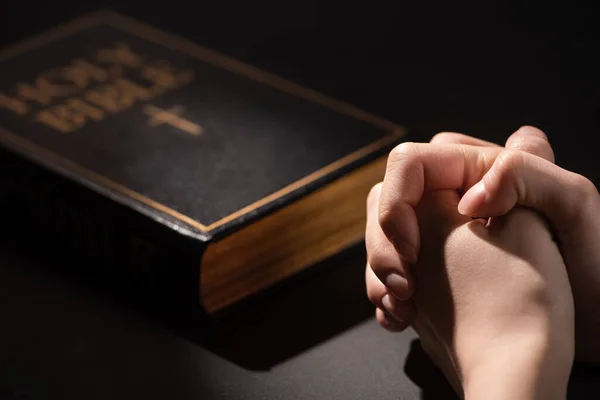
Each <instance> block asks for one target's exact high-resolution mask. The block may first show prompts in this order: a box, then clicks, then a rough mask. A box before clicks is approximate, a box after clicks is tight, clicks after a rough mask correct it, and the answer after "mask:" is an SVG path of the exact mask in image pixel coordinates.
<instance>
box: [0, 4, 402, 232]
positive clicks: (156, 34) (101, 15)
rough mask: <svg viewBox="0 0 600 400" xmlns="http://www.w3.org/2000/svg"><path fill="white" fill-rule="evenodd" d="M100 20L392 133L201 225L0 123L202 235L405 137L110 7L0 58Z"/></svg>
mask: <svg viewBox="0 0 600 400" xmlns="http://www.w3.org/2000/svg"><path fill="white" fill-rule="evenodd" d="M101 24H107V25H109V26H112V27H114V28H117V29H120V30H122V31H125V32H127V33H129V34H132V35H134V36H138V37H140V38H142V39H145V40H149V41H152V42H154V43H156V44H158V45H161V46H163V47H166V48H169V49H171V50H173V51H177V52H180V53H184V54H187V55H189V56H191V57H194V58H196V59H199V60H200V61H203V62H205V63H208V64H212V65H214V66H217V67H220V68H222V69H226V70H228V71H230V72H233V73H236V74H239V75H243V76H245V77H247V78H250V79H252V80H255V81H258V82H260V83H263V84H265V85H268V86H271V87H274V88H276V89H278V90H280V91H283V92H286V93H289V94H292V95H295V96H297V97H300V98H303V99H305V100H308V101H311V102H313V103H316V104H319V105H321V106H324V107H327V108H330V109H332V110H334V111H337V112H339V113H342V114H345V115H348V116H351V117H353V118H356V119H359V120H361V121H364V122H367V123H369V124H371V125H374V126H376V127H378V128H381V129H384V130H387V131H390V132H391V133H390V134H389V135H388V136H385V137H383V138H382V139H380V140H377V141H376V142H373V143H371V144H369V145H367V146H365V147H363V148H361V149H359V150H357V151H355V152H353V153H350V154H348V155H346V156H345V157H343V158H340V159H339V160H337V161H334V162H333V163H331V164H329V165H327V166H325V167H323V168H321V169H319V170H317V171H315V172H313V173H311V174H309V175H307V176H305V177H303V178H301V179H299V180H297V181H295V182H293V183H291V184H290V185H288V186H285V187H283V188H282V189H279V190H277V191H276V192H273V193H271V194H270V195H267V196H265V197H263V198H262V199H260V200H257V201H255V202H254V203H252V204H249V205H247V206H246V207H243V208H241V209H239V210H237V211H235V212H233V213H231V214H229V215H227V216H225V217H222V218H221V219H219V220H217V221H215V222H212V223H210V224H208V225H204V224H202V223H201V222H199V221H196V220H195V219H192V218H190V217H189V216H187V215H184V214H182V213H180V212H178V211H177V210H174V209H172V208H170V207H168V206H166V205H164V204H161V203H158V202H156V201H154V200H152V199H150V198H148V197H146V196H144V195H142V194H140V193H138V192H136V191H134V190H131V189H129V188H127V187H126V186H123V185H121V184H119V183H117V182H114V181H112V180H110V179H108V178H106V177H105V176H102V175H100V174H98V173H96V172H93V171H91V170H89V169H87V168H85V167H82V166H80V165H78V164H77V163H75V162H73V161H71V160H68V159H66V158H64V157H62V156H60V155H58V154H56V153H54V152H52V151H50V150H48V149H45V148H43V147H41V146H38V145H36V144H35V143H33V142H31V141H29V140H27V139H24V138H23V137H21V136H19V135H17V134H15V133H13V132H11V131H9V130H7V129H5V128H2V127H0V139H3V140H7V141H9V142H12V144H13V145H17V146H20V147H22V148H24V149H26V150H27V151H30V152H32V153H34V154H35V155H38V156H43V157H44V158H46V159H49V160H51V161H52V162H54V163H56V164H58V165H60V166H62V167H64V168H67V169H70V170H71V171H73V172H76V173H77V174H79V175H82V176H84V177H85V178H87V179H88V180H90V181H92V182H95V183H98V184H101V185H104V186H106V187H107V188H109V189H111V190H114V191H116V192H119V193H121V194H124V195H126V196H129V197H130V198H132V199H134V200H136V201H139V202H141V203H143V204H145V205H147V206H150V207H152V208H154V209H156V210H158V211H161V212H164V213H165V214H168V215H170V216H171V217H173V218H176V219H177V220H179V221H181V222H183V223H185V224H187V225H189V226H191V227H194V228H196V229H198V230H200V231H202V232H204V233H209V232H210V231H212V230H214V229H216V228H218V227H220V226H222V225H224V224H226V223H228V222H230V221H232V220H234V219H236V218H238V217H240V216H242V215H245V214H247V213H249V212H252V211H253V210H256V209H257V208H259V207H262V206H263V205H265V204H268V203H269V202H271V201H273V200H276V199H278V198H280V197H282V196H285V195H286V194H288V193H291V192H293V191H294V190H296V189H299V188H301V187H302V186H305V185H307V184H309V183H311V182H314V181H315V180H317V179H319V178H321V177H323V176H325V175H327V174H329V173H331V172H334V171H336V170H338V169H340V168H343V167H344V166H346V165H348V164H350V163H352V162H354V161H356V160H358V159H360V158H362V157H364V156H366V155H368V154H370V153H372V152H374V151H376V150H379V149H381V148H383V147H384V146H386V145H389V144H392V143H393V142H395V141H396V140H398V139H400V138H402V137H404V136H405V135H406V132H405V129H404V128H402V127H400V126H398V125H396V124H394V123H393V122H390V121H387V120H385V119H383V118H380V117H377V116H375V115H373V114H370V113H368V112H366V111H363V110H360V109H358V108H356V107H354V106H352V105H350V104H347V103H344V102H342V101H339V100H336V99H333V98H330V97H328V96H325V95H323V94H321V93H318V92H316V91H314V90H311V89H308V88H305V87H303V86H300V85H297V84H295V83H293V82H290V81H288V80H285V79H283V78H280V77H278V76H275V75H273V74H270V73H268V72H265V71H262V70H260V69H258V68H255V67H252V66H250V65H248V64H245V63H242V62H240V61H237V60H235V59H232V58H230V57H227V56H225V55H223V54H220V53H218V52H215V51H213V50H210V49H207V48H205V47H202V46H200V45H198V44H195V43H193V42H191V41H189V40H187V39H184V38H182V37H179V36H176V35H173V34H170V33H167V32H164V31H162V30H159V29H156V28H154V27H152V26H150V25H147V24H144V23H142V22H140V21H137V20H134V19H132V18H129V17H126V16H124V15H121V14H118V13H116V12H114V11H110V10H100V11H95V12H92V13H89V14H87V15H84V16H82V17H80V18H77V19H75V20H73V21H71V22H68V23H66V24H64V25H62V26H59V27H57V28H54V29H51V30H49V31H46V32H43V33H42V34H39V35H37V36H34V37H32V38H30V39H27V40H25V41H23V42H21V43H17V44H15V45H12V46H9V47H8V48H5V49H2V50H1V51H0V62H2V61H6V60H8V59H10V58H13V57H16V56H18V55H20V54H23V53H26V52H28V51H31V50H33V49H35V48H37V47H40V46H43V45H45V44H49V43H52V42H54V41H57V40H59V39H62V38H64V37H68V36H70V35H73V34H75V33H77V32H79V31H82V30H85V29H87V28H91V27H93V26H97V25H101Z"/></svg>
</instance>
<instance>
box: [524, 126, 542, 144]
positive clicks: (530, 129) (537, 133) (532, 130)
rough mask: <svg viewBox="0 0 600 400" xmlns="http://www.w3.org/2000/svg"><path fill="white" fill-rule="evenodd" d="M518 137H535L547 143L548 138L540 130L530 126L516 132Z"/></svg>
mask: <svg viewBox="0 0 600 400" xmlns="http://www.w3.org/2000/svg"><path fill="white" fill-rule="evenodd" d="M517 133H518V134H519V135H527V136H535V137H538V138H540V139H542V140H544V141H546V142H548V136H547V135H546V134H545V133H544V131H542V130H541V129H538V128H536V127H535V126H531V125H524V126H522V127H520V128H519V129H518V130H517Z"/></svg>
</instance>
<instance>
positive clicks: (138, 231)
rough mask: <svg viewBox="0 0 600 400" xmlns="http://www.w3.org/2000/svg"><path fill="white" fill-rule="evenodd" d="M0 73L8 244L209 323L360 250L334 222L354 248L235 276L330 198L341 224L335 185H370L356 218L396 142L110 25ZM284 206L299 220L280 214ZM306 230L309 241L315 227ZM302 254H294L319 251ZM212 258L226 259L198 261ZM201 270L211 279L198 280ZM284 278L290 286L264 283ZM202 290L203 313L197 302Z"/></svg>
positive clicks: (72, 27) (207, 58)
mask: <svg viewBox="0 0 600 400" xmlns="http://www.w3.org/2000/svg"><path fill="white" fill-rule="evenodd" d="M0 72H1V73H0V144H1V148H0V157H1V158H0V160H1V162H2V168H0V179H1V185H2V186H1V190H2V195H1V196H0V201H1V202H2V203H3V204H2V210H4V212H3V213H2V220H3V230H4V232H5V233H7V232H8V234H9V235H8V236H10V237H23V236H25V237H26V238H27V239H28V243H30V248H31V249H34V250H35V251H40V252H51V253H52V254H54V255H58V256H64V257H65V258H62V260H66V259H67V258H66V256H67V255H69V256H71V255H73V254H81V255H85V258H79V259H77V260H79V261H77V262H75V261H69V262H67V261H64V262H63V264H64V265H65V268H66V269H68V270H69V271H71V272H74V273H76V274H78V275H82V276H87V277H88V278H89V279H90V280H92V281H94V282H103V283H102V284H105V283H106V284H110V285H113V286H114V287H119V288H120V289H123V290H124V291H125V292H132V293H150V294H151V296H150V297H151V298H152V299H154V300H155V301H156V302H157V303H160V304H163V305H164V304H166V303H167V300H172V299H174V298H178V300H179V301H182V302H183V303H186V302H189V303H197V304H201V305H202V306H203V307H204V309H209V312H216V311H218V310H220V309H222V308H226V307H227V306H229V305H231V304H233V303H235V302H236V301H238V300H240V299H241V298H244V297H246V296H247V295H251V294H254V293H255V292H259V291H260V290H261V289H263V288H265V287H267V286H269V285H271V284H273V283H275V282H276V281H278V280H281V279H283V278H286V277H287V276H290V275H293V273H295V272H297V271H299V270H300V269H302V268H304V267H306V266H307V265H309V264H311V263H314V262H316V261H318V260H319V259H320V258H323V257H325V256H327V255H330V254H331V253H333V252H335V251H338V250H340V247H344V246H347V245H348V244H349V243H350V242H351V241H354V242H356V241H357V240H358V239H360V238H359V237H357V235H356V232H355V231H356V229H355V228H352V229H354V230H352V229H350V228H344V227H343V226H339V227H338V226H335V225H336V221H337V220H335V219H334V220H332V221H333V222H332V221H330V222H329V225H332V224H333V228H331V229H333V230H330V233H331V232H342V231H343V230H344V229H347V230H348V235H350V236H352V237H349V236H348V237H344V238H342V237H341V236H340V237H339V238H338V239H336V240H338V242H339V245H338V244H335V243H333V242H332V244H329V245H327V246H325V247H327V248H321V249H318V250H315V254H316V253H319V255H315V256H311V255H310V254H309V255H306V254H305V255H303V256H302V257H300V258H302V260H301V261H298V260H297V259H298V257H296V258H293V257H292V258H286V259H285V260H283V259H279V261H278V260H271V261H269V264H268V265H267V264H266V262H264V263H263V264H264V265H259V264H260V263H259V264H257V265H256V266H255V267H254V268H255V269H254V270H253V271H250V272H247V273H244V272H234V270H236V271H237V270H238V269H243V268H245V266H246V265H250V264H252V263H253V262H255V261H256V260H254V261H253V260H252V259H251V258H252V257H255V258H257V259H258V258H261V259H264V258H265V257H264V254H271V253H273V252H274V251H276V249H278V248H281V247H282V246H283V247H285V245H280V244H277V243H276V242H277V241H276V240H275V238H277V237H282V238H286V239H285V240H286V241H287V242H289V241H292V240H291V239H290V238H292V236H289V235H288V236H286V235H287V234H286V233H285V232H286V231H288V230H289V231H297V232H298V233H297V235H303V237H306V236H310V235H312V233H307V232H308V229H309V228H307V231H306V232H304V233H303V232H302V229H303V228H302V227H304V226H308V225H306V224H305V223H304V222H303V221H306V220H310V221H312V220H313V219H314V220H316V219H318V218H319V217H318V215H320V214H319V213H318V212H316V211H314V210H316V208H315V207H317V205H319V204H322V203H324V202H325V203H326V202H327V201H328V200H327V199H329V198H331V199H333V200H331V201H330V204H329V205H328V207H329V208H330V209H331V208H336V207H337V206H336V204H343V203H344V201H343V198H337V199H334V197H332V196H340V195H342V194H343V193H346V194H345V195H343V196H346V197H348V196H349V195H348V193H352V187H353V183H352V181H348V182H350V183H348V182H347V183H341V181H340V179H343V178H348V177H351V176H352V177H355V178H352V179H359V178H358V177H359V174H362V175H360V176H362V177H363V178H364V177H365V176H366V175H365V174H367V175H368V177H367V178H364V179H363V178H360V179H363V181H364V182H363V183H362V186H360V185H357V186H356V190H357V191H359V192H360V193H359V194H360V196H361V199H360V201H361V202H364V195H365V193H364V192H365V190H367V189H366V188H367V187H368V186H370V185H371V184H372V183H374V182H376V181H377V180H380V179H381V178H382V175H381V174H382V171H383V169H382V168H383V165H384V161H385V160H384V159H385V155H386V154H387V152H388V151H389V150H390V149H391V148H392V147H393V146H394V145H395V144H397V143H398V142H399V140H401V139H402V137H403V135H404V131H403V129H401V128H400V127H398V126H396V125H395V124H393V123H391V122H389V121H386V120H383V119H381V118H378V117H376V116H373V115H371V114H369V113H367V112H364V111H361V110H358V109H356V108H354V107H352V106H350V105H348V104H345V103H342V102H339V101H336V100H334V99H331V98H328V97H326V96H324V95H321V94H319V93H316V92H314V91H312V90H310V89H306V88H303V87H300V86H298V85H296V84H294V83H291V82H288V81H286V80H284V79H281V78H279V77H276V76H273V75H271V74H269V73H266V72H263V71H260V70H258V69H256V68H254V67H251V66H249V65H246V64H243V63H241V62H238V61H236V60H233V59H230V58H228V57H226V56H223V55H221V54H218V53H216V52H213V51H211V50H209V49H206V48H203V47H201V46H199V45H196V44H194V43H191V42H189V41H187V40H185V39H183V38H180V37H176V36H173V35H170V34H168V33H165V32H162V31H159V30H157V29H155V28H153V27H150V26H147V25H145V24H142V23H140V22H138V21H135V20H132V19H130V18H128V17H125V16H122V15H119V14H116V13H113V12H110V11H100V12H95V13H92V14H89V15H86V16H83V17H81V18H79V19H77V20H75V21H72V22H71V23H69V24H66V25H64V26H61V27H59V28H57V29H55V30H52V31H50V32H46V33H44V34H42V35H40V36H38V37H35V38H32V39H30V40H28V41H26V42H23V43H20V44H17V45H14V46H12V47H10V48H7V49H5V50H3V51H2V52H1V53H0ZM369 166H371V167H369ZM365 168H371V169H370V172H364V171H366V169H365ZM360 171H363V172H360ZM352 174H354V175H352ZM348 179H350V178H348ZM365 179H366V180H365ZM335 182H338V183H337V185H338V186H337V189H330V191H329V192H325V191H323V190H325V189H324V188H326V187H328V186H329V185H331V184H334V183H335ZM342 186H343V187H344V188H342ZM320 191H323V192H322V193H323V194H322V195H321V197H320V198H319V199H317V198H316V197H315V196H316V193H320ZM311 196H312V197H311ZM311 198H312V199H313V200H310V199H311ZM293 204H298V205H297V206H295V207H296V208H295V210H296V211H285V210H286V209H287V208H289V206H290V205H293ZM300 204H303V205H302V206H301V205H300ZM286 207H287V208H286ZM307 207H308V208H307ZM310 207H313V208H315V209H314V210H313V211H310ZM300 208H302V209H303V210H304V211H302V212H301V213H299V214H298V212H299V211H298V210H300ZM350 211H351V210H350ZM286 212H287V213H288V214H285V213H286ZM292 212H295V213H296V214H293V215H292V214H291V213H292ZM310 212H312V214H311V213H310ZM302 213H304V214H302ZM315 213H316V214H315ZM284 214H285V215H284ZM325 214H327V212H325ZM286 215H287V216H286ZM340 215H341V214H340ZM276 216H279V217H277V218H279V220H278V221H282V220H281V218H284V222H274V221H275V219H276ZM312 216H314V218H313V217H312ZM286 218H287V219H286ZM330 218H333V217H330ZM342 219H343V218H342V217H340V218H339V221H342ZM260 221H266V222H263V225H258V223H259V222H260ZM341 223H342V222H340V224H341ZM357 223H358V222H356V223H354V222H353V224H354V225H353V226H355V225H356V224H357ZM311 224H313V222H310V224H309V225H310V226H311V228H310V229H311V232H316V231H318V230H321V229H322V227H323V226H324V225H319V224H316V223H314V225H311ZM325 225H327V223H326V224H325ZM329 225H327V226H329ZM348 226H349V225H348ZM356 226H357V225H356ZM7 227H8V228H7ZM351 231H352V232H351ZM240 232H247V233H246V234H245V236H244V237H243V238H242V234H241V233H240ZM236 235H237V236H236ZM269 235H270V236H269ZM331 235H332V234H329V236H331ZM232 237H236V239H235V240H234V239H228V238H232ZM240 238H242V239H240ZM281 240H283V239H281ZM303 240H305V239H302V238H301V239H300V241H299V244H298V246H297V247H298V248H296V249H295V250H294V251H296V252H298V251H301V252H302V251H304V252H305V251H308V250H306V249H309V248H310V247H311V246H312V244H314V243H312V242H310V241H307V242H303ZM323 240H325V239H323V238H317V239H315V241H319V242H323ZM293 241H298V239H297V236H294V240H293ZM315 241H313V242H315ZM309 242H310V243H309ZM215 243H225V244H221V245H220V247H219V248H218V249H217V250H214V251H213V252H212V253H211V255H208V252H207V249H210V248H211V244H215ZM269 243H271V244H272V246H273V247H272V248H271V249H270V250H269V249H268V246H269V245H270V244H269ZM244 246H245V247H244ZM261 246H263V247H264V246H266V247H267V248H265V249H264V250H261V251H262V253H260V254H259V253H256V254H255V255H254V256H244V254H248V252H249V251H250V252H252V251H255V252H256V251H257V250H256V248H258V247H261ZM323 246H324V245H323ZM38 249H39V250H38ZM274 249H275V250H274ZM307 254H308V253H307ZM286 257H288V256H286ZM207 258H210V259H211V260H212V261H210V263H212V264H214V265H213V267H212V270H211V269H210V268H209V267H207V271H212V272H207V273H206V274H207V275H206V278H204V277H203V275H202V274H203V272H202V271H203V268H204V263H205V260H206V259H207ZM225 258H227V259H228V261H222V262H221V260H224V259H225ZM267 258H268V257H267ZM81 260H86V261H84V262H83V261H81ZM73 262H75V264H69V263H73ZM278 262H279V263H280V264H282V265H283V264H285V265H292V266H293V265H295V266H294V267H289V268H288V267H286V266H278V265H277V263H278ZM212 264H211V265H212ZM221 264H223V265H225V264H227V265H229V266H223V267H221ZM66 265H69V266H68V267H66ZM278 268H279V269H278ZM281 268H283V269H284V270H285V269H286V268H288V270H287V271H285V272H282V273H280V272H273V273H272V275H273V276H270V277H266V275H264V274H266V272H264V273H263V272H262V271H268V270H269V269H270V270H272V271H278V270H280V269H281ZM228 274H229V275H228ZM236 274H237V275H236ZM244 274H246V275H244ZM261 274H263V275H264V276H263V277H261ZM219 275H223V276H234V277H236V278H235V279H234V280H233V281H232V280H231V279H229V278H227V279H226V278H223V279H221V278H219ZM203 279H206V282H208V283H207V285H206V286H207V289H206V290H207V291H210V290H212V291H213V292H214V293H213V294H212V295H211V296H212V297H211V298H212V300H210V299H204V297H203V295H204V293H202V291H203ZM219 279H221V281H219ZM228 279H229V280H228ZM217 281H219V282H220V283H215V284H214V287H213V288H212V289H211V288H210V287H209V286H210V285H211V282H217ZM250 281H254V282H253V283H252V284H250V287H242V286H244V285H245V284H242V285H241V286H240V287H237V286H236V285H237V284H236V283H235V282H250ZM232 282H233V283H232ZM219 285H220V286H219ZM226 292H229V294H226ZM219 293H221V294H219ZM232 293H233V295H232ZM205 303H206V304H205ZM165 307H166V306H165Z"/></svg>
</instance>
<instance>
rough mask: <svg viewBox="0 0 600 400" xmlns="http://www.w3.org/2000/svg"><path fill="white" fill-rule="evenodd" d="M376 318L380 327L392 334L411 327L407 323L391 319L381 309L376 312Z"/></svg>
mask: <svg viewBox="0 0 600 400" xmlns="http://www.w3.org/2000/svg"><path fill="white" fill-rule="evenodd" d="M375 317H376V318H377V322H379V325H381V326H382V327H383V328H385V329H387V330H388V331H391V332H402V331H403V330H405V329H406V328H407V327H408V325H409V324H408V323H406V322H400V321H398V320H396V319H394V318H393V317H391V316H390V315H387V314H386V313H385V312H384V311H383V310H382V309H380V308H378V309H377V310H376V311H375Z"/></svg>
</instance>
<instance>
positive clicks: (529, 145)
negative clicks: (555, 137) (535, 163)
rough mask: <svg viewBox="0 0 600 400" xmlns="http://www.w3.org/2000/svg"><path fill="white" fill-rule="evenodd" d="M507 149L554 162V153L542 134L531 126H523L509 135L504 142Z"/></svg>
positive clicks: (546, 138)
mask: <svg viewBox="0 0 600 400" xmlns="http://www.w3.org/2000/svg"><path fill="white" fill-rule="evenodd" d="M505 147H506V148H507V149H513V150H521V151H524V152H526V153H529V154H533V155H535V156H538V157H542V158H543V159H545V160H548V161H550V162H554V151H553V150H552V146H550V142H549V141H548V137H547V136H546V134H545V133H544V132H542V131H541V130H539V129H538V128H535V127H533V126H523V127H521V128H519V129H518V130H517V131H516V132H515V133H513V134H512V135H510V137H509V138H508V140H507V141H506V145H505Z"/></svg>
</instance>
